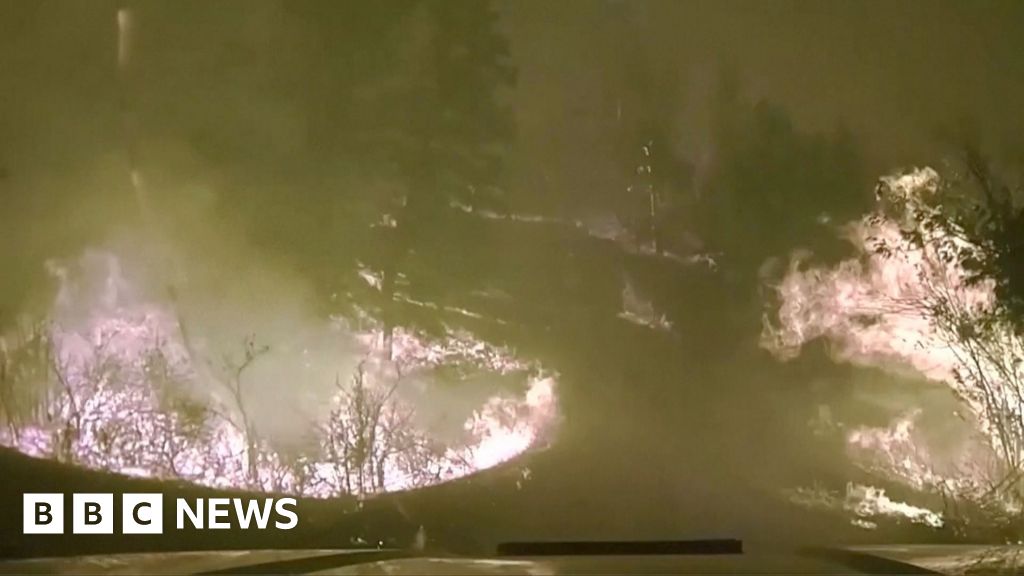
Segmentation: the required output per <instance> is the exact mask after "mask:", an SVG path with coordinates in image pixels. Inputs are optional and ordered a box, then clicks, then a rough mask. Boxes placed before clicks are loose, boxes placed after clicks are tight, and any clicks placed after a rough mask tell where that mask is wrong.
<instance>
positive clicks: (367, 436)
mask: <svg viewBox="0 0 1024 576" xmlns="http://www.w3.org/2000/svg"><path fill="white" fill-rule="evenodd" d="M384 381H385V382H384V383H383V384H381V383H378V382H377V381H376V380H375V379H374V378H372V377H371V374H370V372H368V370H367V368H366V364H365V362H364V363H360V364H359V366H358V367H357V368H356V371H355V373H354V374H353V375H352V378H351V380H350V381H349V383H348V384H343V383H342V382H341V380H340V379H339V380H337V381H336V383H335V384H336V387H337V390H338V392H337V395H336V397H335V404H334V406H333V407H332V410H331V412H330V415H329V417H328V420H327V422H326V423H325V424H324V425H323V427H322V435H323V452H324V455H325V456H326V457H327V459H328V461H329V462H331V463H332V464H333V469H334V481H335V483H336V486H335V489H336V490H337V491H340V492H344V493H347V494H351V495H356V496H365V495H369V494H375V493H379V492H382V491H384V490H387V489H389V488H390V487H392V483H393V482H395V481H396V479H395V478H392V477H390V475H393V474H401V475H402V476H403V478H402V480H403V482H404V483H405V484H407V485H423V484H425V483H428V482H429V479H433V480H435V481H436V479H438V478H439V477H440V473H441V469H440V462H441V452H440V450H439V448H438V447H437V446H434V445H433V443H432V442H430V440H429V439H428V438H427V437H426V436H425V435H424V434H422V433H420V432H419V431H417V430H416V428H415V426H414V423H413V418H414V415H415V412H414V410H413V408H412V407H410V406H407V405H404V404H402V403H401V402H399V401H398V399H397V398H396V395H395V391H396V389H397V388H398V386H399V383H400V382H401V372H400V371H398V373H397V375H395V376H393V377H392V378H391V379H390V380H388V379H384ZM425 476H429V477H430V478H429V479H428V478H425Z"/></svg>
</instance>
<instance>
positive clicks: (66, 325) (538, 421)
mask: <svg viewBox="0 0 1024 576" xmlns="http://www.w3.org/2000/svg"><path fill="white" fill-rule="evenodd" d="M50 268H51V272H52V273H53V274H54V275H55V276H56V277H57V278H58V280H60V282H61V285H60V290H59V293H58V295H57V299H56V302H55V304H54V307H53V310H52V312H51V315H50V318H49V321H48V322H47V323H45V324H41V325H39V326H37V327H35V329H34V331H33V330H28V331H23V333H22V334H21V336H20V337H19V338H17V339H15V338H14V337H12V336H8V337H5V338H4V339H3V342H2V343H3V346H0V351H2V354H3V357H2V360H3V361H4V363H5V365H6V366H10V367H12V369H14V372H17V373H18V374H19V376H18V378H17V387H18V389H17V390H14V389H13V388H11V389H8V390H5V393H7V392H11V393H12V394H8V396H13V395H14V394H15V393H16V394H20V395H21V396H23V397H24V398H25V400H24V401H23V402H22V404H24V405H26V406H28V409H26V410H22V411H21V412H20V413H18V414H15V413H14V412H15V411H14V410H13V402H11V403H9V405H7V408H9V410H8V413H7V414H5V424H6V426H5V427H4V428H3V429H2V430H0V442H2V443H4V444H6V445H9V446H13V447H15V448H16V449H18V450H20V451H22V452H24V453H26V454H30V455H33V456H40V457H52V458H57V459H60V460H62V461H65V462H69V463H74V464H77V465H83V466H87V467H91V468H97V469H104V470H111V471H117V472H122V473H126V474H132V475H138V476H145V477H155V478H180V479H185V480H188V481H193V482H197V483H201V484H205V485H210V486H216V487H232V488H246V489H258V490H268V491H270V490H273V491H283V492H290V493H295V494H302V495H309V496H316V497H329V496H336V495H340V494H346V493H347V494H355V495H360V496H362V495H369V494H373V493H379V492H383V491H393V490H403V489H409V488H415V487H419V486H424V485H428V484H432V483H436V482H441V481H445V480H451V479H454V478H458V477H460V476H464V475H467V474H471V473H474V472H477V471H479V470H483V469H486V468H489V467H492V466H495V465H497V464H500V463H502V462H506V461H508V460H510V459H512V458H514V457H516V456H517V455H519V454H521V453H523V452H525V451H527V450H529V449H531V448H533V447H537V446H538V445H541V444H543V443H544V442H545V441H546V440H547V439H548V436H547V433H548V431H550V430H551V429H552V426H553V424H554V423H555V422H556V421H557V399H556V397H555V378H554V376H552V375H550V374H546V373H544V372H543V371H542V370H539V368H538V367H536V366H534V365H533V364H532V363H530V362H527V361H524V360H521V359H518V358H516V357H515V356H514V355H512V354H511V353H510V352H509V351H508V350H505V349H503V348H499V347H495V346H492V345H489V344H487V343H485V342H483V341H480V340H478V339H476V338H475V337H474V336H473V335H472V334H470V333H468V332H453V333H451V334H450V335H449V336H448V337H446V338H442V339H440V340H438V339H429V340H428V339H426V338H421V337H419V336H417V335H416V334H414V333H412V332H409V331H405V330H400V329H399V330H396V333H395V337H394V342H395V358H394V363H393V364H394V365H395V366H401V367H402V368H403V369H404V370H405V371H407V372H415V371H417V370H426V369H429V368H431V367H436V366H440V365H446V364H454V363H466V364H472V365H473V366H474V367H475V368H476V369H479V370H482V371H483V372H484V373H491V374H494V375H495V376H496V377H497V376H498V375H501V374H509V373H517V374H518V373H522V374H527V375H528V376H526V377H527V383H526V384H527V385H526V390H525V392H524V393H523V394H521V395H515V394H511V393H499V394H496V395H494V396H491V397H489V398H488V399H486V401H485V402H483V404H482V405H480V406H479V407H478V408H477V409H475V410H472V411H471V413H470V415H469V416H468V417H467V418H466V420H465V422H464V424H463V426H462V431H463V433H462V435H461V437H460V438H458V439H455V440H452V439H448V440H446V441H442V440H441V439H440V438H438V437H436V435H434V434H433V433H432V432H431V431H430V430H428V429H425V428H423V427H421V426H419V425H418V423H417V420H416V418H415V412H416V408H417V407H416V405H415V403H414V402H411V401H409V400H408V399H406V398H403V397H402V396H401V395H399V394H395V395H390V394H388V395H385V394H384V391H386V390H387V389H388V387H392V388H393V387H395V384H394V382H396V380H395V379H394V375H393V374H391V373H390V372H389V368H388V366H386V365H384V363H382V362H379V361H378V362H376V363H373V362H371V363H370V364H369V365H368V366H367V369H366V373H365V378H363V379H362V380H360V381H359V383H358V385H359V388H358V389H356V388H352V387H348V386H344V385H343V384H345V382H347V379H348V375H344V376H339V390H338V391H337V393H336V394H335V395H334V397H333V398H331V399H330V405H331V407H332V409H331V411H330V413H329V414H327V415H324V416H323V417H322V418H321V421H319V422H314V423H313V425H311V426H310V431H309V434H310V435H312V436H315V437H318V438H319V440H318V441H317V442H315V444H316V447H315V448H314V449H310V448H308V447H307V448H306V449H304V450H303V451H302V452H301V453H298V454H292V453H284V452H281V451H279V450H277V449H275V447H274V445H273V443H272V442H270V441H269V440H268V439H267V438H266V437H262V436H253V435H252V430H249V429H248V428H247V425H246V424H245V423H244V421H243V420H242V419H240V417H239V414H238V406H233V405H232V404H231V403H230V402H226V401H225V398H224V396H225V394H224V391H223V390H222V389H221V388H219V387H218V386H217V384H216V383H214V382H211V381H210V380H211V376H210V373H211V368H210V366H207V365H204V362H203V360H202V359H198V358H196V357H194V350H192V349H191V348H190V347H189V345H188V343H187V341H185V340H184V337H183V329H182V328H183V327H182V326H180V325H179V322H178V319H177V316H176V315H175V314H174V313H173V308H172V307H171V306H170V305H164V304H160V303H157V302H153V301H147V300H145V298H143V297H142V296H141V295H140V294H139V291H138V290H137V289H136V287H135V286H133V285H132V283H131V282H129V281H128V280H127V279H126V278H125V277H124V274H123V273H122V270H121V266H120V262H119V260H118V259H117V258H116V257H115V256H113V255H112V254H109V253H104V252H88V253H86V254H85V255H84V256H83V257H82V259H81V260H80V261H79V262H78V263H77V268H76V267H75V266H65V265H58V264H51V266H50ZM83 269H89V270H91V271H93V272H95V271H97V270H99V271H100V273H99V274H93V275H92V276H95V277H96V278H94V279H93V280H92V281H91V280H90V279H89V275H88V274H84V273H82V270H83ZM325 323H330V322H327V321H325ZM26 334H27V335H26ZM354 336H355V338H354V339H355V340H356V341H357V342H361V343H362V345H363V354H364V355H368V356H367V357H368V358H374V356H373V354H372V347H373V344H374V343H375V342H378V341H379V340H380V335H379V333H377V332H376V331H374V330H371V331H364V332H360V333H355V334H354ZM207 364H209V362H207ZM361 370H362V367H361ZM12 373H13V372H12ZM297 377H301V376H297ZM424 378H426V377H424ZM421 380H422V379H421ZM421 384H422V382H421ZM424 385H426V386H429V383H427V384H424ZM353 390H356V391H357V392H358V393H359V395H360V396H359V397H358V398H356V397H355V396H353V395H352V391H353ZM211 392H212V393H211ZM367 398H377V399H378V400H379V401H378V403H377V405H375V409H376V418H377V419H376V420H375V421H374V422H373V423H372V424H370V425H368V426H365V425H364V426H363V427H362V429H360V430H358V431H357V432H353V430H356V429H357V423H356V422H354V421H353V418H354V417H355V415H356V414H357V413H365V412H366V410H365V406H366V399H367ZM353 399H356V400H358V402H362V403H363V405H362V406H355V405H354V404H353ZM5 400H10V398H5ZM358 410H362V411H363V412H358ZM366 438H371V439H372V441H373V442H375V443H376V444H375V447H370V448H367V447H366V446H365V444H366V443H367V442H366ZM360 450H361V451H362V452H361V453H360V452H359V451H360ZM341 452H345V457H344V458H342V457H341V456H340V454H341ZM342 460H344V461H342ZM371 473H372V476H373V478H370V475H371Z"/></svg>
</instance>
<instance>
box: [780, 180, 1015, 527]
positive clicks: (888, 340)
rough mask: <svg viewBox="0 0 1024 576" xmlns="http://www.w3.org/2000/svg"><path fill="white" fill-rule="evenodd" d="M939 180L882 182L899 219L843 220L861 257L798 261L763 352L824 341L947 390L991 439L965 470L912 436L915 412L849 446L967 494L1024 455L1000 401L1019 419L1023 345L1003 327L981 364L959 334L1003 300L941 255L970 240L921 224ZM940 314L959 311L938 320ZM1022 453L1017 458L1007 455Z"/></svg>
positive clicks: (786, 353) (852, 434) (844, 354)
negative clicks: (997, 456)
mask: <svg viewBox="0 0 1024 576" xmlns="http://www.w3.org/2000/svg"><path fill="white" fill-rule="evenodd" d="M940 185H941V181H940V179H939V175H938V174H937V173H936V172H935V171H934V170H932V169H930V168H925V169H920V170H913V171H910V172H907V173H903V174H898V175H895V176H891V177H887V178H884V179H883V180H882V182H881V187H880V190H882V191H883V195H884V196H885V197H884V198H882V199H883V200H886V199H890V200H891V199H894V198H895V199H897V200H899V201H900V202H902V204H903V205H904V206H907V207H908V208H907V210H905V211H904V212H903V213H896V214H893V213H891V212H886V211H885V210H884V209H883V207H881V206H880V207H879V209H878V210H877V211H876V212H874V213H872V214H869V215H867V216H865V217H864V218H862V219H861V220H859V221H856V222H853V223H851V224H849V225H847V226H846V227H845V229H844V233H845V235H846V237H847V238H848V239H849V241H850V243H851V245H852V246H853V248H854V249H855V251H856V254H855V256H854V257H853V258H850V259H848V260H845V261H842V262H840V263H838V264H836V265H834V266H818V267H815V266H807V265H806V264H805V262H806V259H805V258H802V257H794V258H793V259H792V262H791V265H790V268H789V270H788V273H787V274H786V275H785V277H784V278H783V279H782V281H781V282H780V283H779V284H778V285H777V286H776V287H775V288H776V293H777V296H778V301H779V308H778V315H777V316H776V317H775V318H772V319H771V320H769V319H768V318H767V317H766V322H765V330H764V332H763V334H762V345H763V346H764V347H765V348H767V349H769V350H771V351H773V352H774V353H775V354H777V355H778V356H779V357H781V358H784V359H785V358H792V357H794V356H795V355H797V354H799V351H800V348H801V346H802V345H803V344H805V343H807V342H810V341H812V340H815V339H824V340H825V341H826V342H828V343H829V344H830V351H831V353H832V354H833V356H834V357H835V358H836V359H837V360H839V361H844V362H851V363H856V364H862V365H870V366H878V367H882V368H884V369H887V370H891V371H894V372H897V373H906V372H907V371H908V370H909V371H911V372H913V373H917V374H920V375H921V376H924V377H925V378H927V379H929V380H932V381H935V382H941V383H944V384H945V385H947V386H949V387H950V388H951V389H952V390H953V392H954V393H955V394H956V396H957V397H958V398H959V399H961V401H963V402H964V403H965V404H966V407H967V409H968V410H967V411H966V412H967V413H968V414H969V418H967V419H966V420H969V422H970V423H971V424H972V425H974V426H975V427H976V429H977V431H978V432H979V433H980V435H981V437H982V438H984V439H985V441H984V442H982V446H980V447H979V446H977V445H974V447H973V449H972V450H971V451H966V450H965V451H964V454H957V455H954V457H953V460H957V463H956V465H955V466H947V468H948V469H949V470H947V471H943V470H941V468H942V466H939V465H938V463H937V460H936V458H935V457H934V456H933V455H932V454H930V453H929V450H928V447H927V445H926V443H925V442H924V441H923V440H922V439H921V438H919V437H916V436H915V435H914V434H915V421H916V417H917V415H918V412H911V413H908V414H906V415H904V416H902V417H900V418H898V419H897V420H895V421H894V422H893V423H892V425H891V426H890V427H888V428H881V429H877V428H875V429H872V428H856V429H853V430H851V431H849V432H848V435H847V443H848V447H849V449H850V452H851V454H852V455H854V457H855V458H856V459H857V460H858V461H859V462H860V463H861V464H862V465H864V466H865V467H868V468H870V469H872V470H874V471H879V472H882V473H883V475H885V476H887V477H889V478H890V479H898V480H900V481H902V482H905V483H907V484H909V485H911V486H913V487H915V488H918V489H926V490H927V489H936V490H938V489H944V490H951V491H952V492H953V493H960V494H964V493H969V492H978V491H980V490H982V489H983V487H985V488H987V487H989V486H990V485H991V483H992V469H991V467H990V466H989V465H988V461H990V460H991V454H993V453H1001V454H1009V453H1012V452H1014V451H1017V450H1020V449H1021V447H1020V446H1010V445H1009V444H1008V442H1007V436H1006V434H1005V433H1004V434H1000V433H999V430H998V426H999V425H1000V424H999V423H998V422H995V421H994V417H993V414H996V413H997V411H994V410H993V406H997V407H998V413H1003V414H1005V415H1007V416H1008V417H1012V416H1013V415H1019V414H1021V413H1022V408H1024V406H1022V405H1021V403H1020V400H1019V398H1020V396H1019V395H1016V394H1015V393H1014V391H1015V390H1016V389H1017V386H1018V385H1019V381H1018V378H1017V375H1016V374H1015V370H1016V368H1011V369H1009V370H1008V369H1007V366H1015V364H1014V363H1013V360H1012V358H1013V356H1014V355H1018V356H1019V352H1020V351H1021V350H1022V349H1024V348H1022V347H1021V342H1020V341H1019V340H1018V339H1017V337H1016V336H1015V335H1014V334H1013V332H1012V330H1010V329H1009V328H1008V327H1003V326H1000V325H998V324H997V325H995V327H994V329H993V331H992V336H991V341H985V345H986V346H989V347H988V348H986V349H985V351H986V354H985V355H980V357H979V354H978V353H977V349H976V348H971V346H972V345H973V344H972V343H970V342H966V341H965V340H964V339H963V334H964V332H962V330H965V329H969V328H968V327H966V326H965V324H966V323H965V320H966V319H969V318H971V317H972V315H973V314H981V313H985V312H986V311H989V310H991V309H992V306H993V304H994V302H995V298H994V294H993V289H992V285H991V284H990V283H986V282H978V283H969V282H967V277H968V276H967V274H966V272H965V270H964V269H962V268H961V267H960V265H959V264H958V261H957V260H956V259H948V258H943V257H942V251H943V249H945V248H949V247H954V248H960V249H966V250H968V251H970V250H976V249H977V247H974V246H973V245H970V244H969V243H967V241H966V240H963V239H962V238H955V237H954V238H950V237H948V236H947V237H940V236H939V234H940V233H941V232H940V231H935V230H931V229H929V228H928V227H922V226H920V221H918V220H915V218H919V217H920V216H921V214H923V213H924V211H925V210H934V209H935V208H934V207H931V206H929V205H928V204H927V203H926V202H925V199H927V198H928V196H929V195H930V194H934V193H935V191H936V190H937V189H938V187H939V186H940ZM907 230H915V231H917V233H919V234H921V235H922V237H921V241H920V242H911V241H910V240H908V239H907V237H906V235H905V234H904V232H906V231H907ZM880 247H881V249H879V248H880ZM936 309H942V310H950V311H951V312H950V313H949V314H947V315H946V316H938V317H937V315H936V314H935V310H936ZM973 360H978V361H977V362H973ZM978 382H983V383H984V384H985V386H986V387H988V388H990V389H991V396H990V397H989V398H982V397H980V396H979V394H978V392H977V388H978V386H977V384H978ZM986 403H987V404H986ZM986 444H987V446H986ZM967 452H970V453H967ZM1015 458H1016V456H1013V455H1012V454H1011V456H1010V459H1011V460H1013V459H1015ZM982 463H984V464H982ZM892 510H894V511H895V512H896V513H900V514H903V515H906V516H909V515H910V512H909V511H906V510H902V511H901V509H898V508H892ZM915 514H916V512H915ZM929 523H930V522H929Z"/></svg>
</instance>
